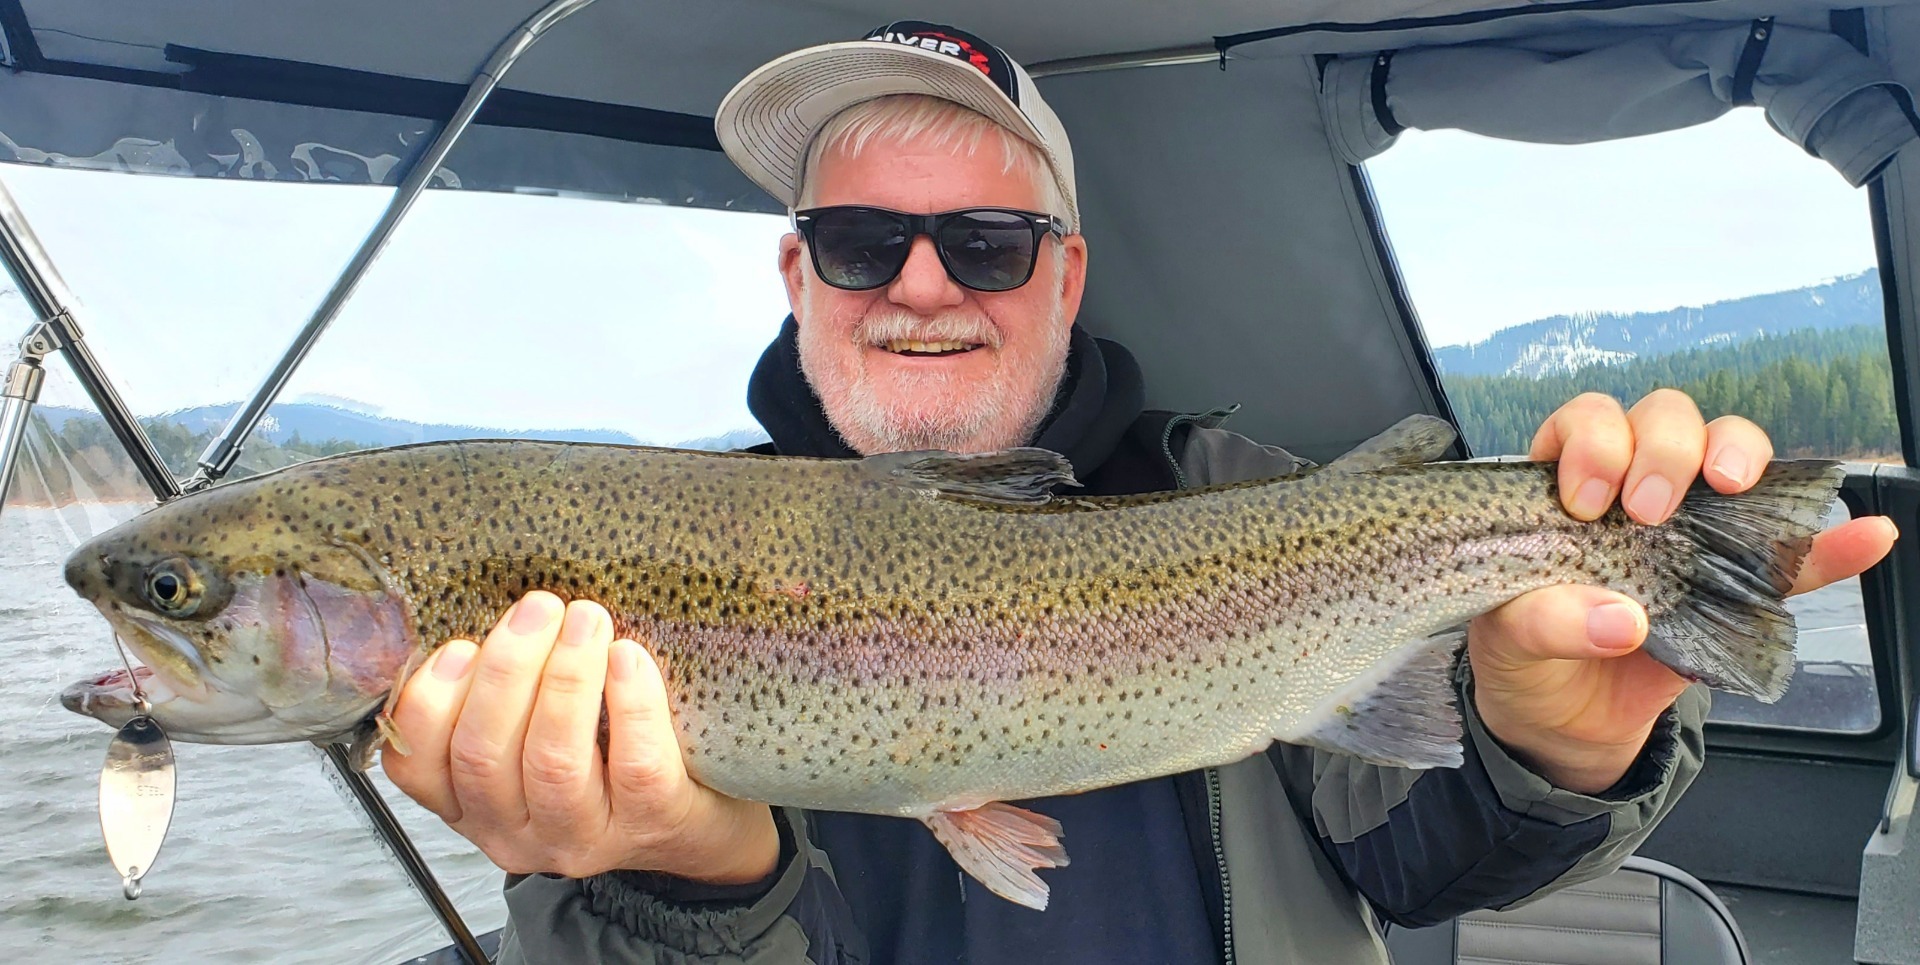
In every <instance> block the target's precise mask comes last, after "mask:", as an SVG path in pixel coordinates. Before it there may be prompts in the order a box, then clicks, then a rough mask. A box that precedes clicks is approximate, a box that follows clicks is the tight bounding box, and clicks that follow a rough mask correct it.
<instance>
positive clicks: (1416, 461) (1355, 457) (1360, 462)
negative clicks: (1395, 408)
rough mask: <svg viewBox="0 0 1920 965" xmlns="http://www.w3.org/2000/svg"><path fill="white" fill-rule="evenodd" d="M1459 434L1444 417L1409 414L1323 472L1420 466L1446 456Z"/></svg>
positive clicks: (1356, 447)
mask: <svg viewBox="0 0 1920 965" xmlns="http://www.w3.org/2000/svg"><path fill="white" fill-rule="evenodd" d="M1458 437H1459V433H1457V432H1455V431H1454V429H1453V426H1452V424H1450V423H1448V422H1447V420H1445V419H1441V418H1436V417H1434V416H1430V415H1410V416H1408V417H1406V418H1404V419H1401V420H1400V421H1399V422H1396V423H1394V424H1393V425H1391V426H1388V427H1387V428H1386V429H1385V430H1383V431H1382V432H1381V433H1380V434H1379V435H1377V436H1374V437H1373V438H1371V439H1368V440H1367V441H1365V442H1363V443H1361V444H1359V445H1357V446H1354V447H1353V448H1352V449H1350V450H1348V451H1347V453H1346V455H1343V456H1341V457H1340V458H1338V459H1335V460H1334V461H1332V462H1330V463H1327V467H1326V468H1325V469H1322V470H1320V471H1321V472H1372V471H1374V470H1376V469H1386V468H1389V467H1392V466H1418V465H1420V464H1422V463H1428V462H1432V461H1433V460H1435V459H1438V458H1440V457H1441V456H1444V455H1446V453H1447V447H1448V446H1451V445H1453V440H1454V439H1456V438H1458Z"/></svg>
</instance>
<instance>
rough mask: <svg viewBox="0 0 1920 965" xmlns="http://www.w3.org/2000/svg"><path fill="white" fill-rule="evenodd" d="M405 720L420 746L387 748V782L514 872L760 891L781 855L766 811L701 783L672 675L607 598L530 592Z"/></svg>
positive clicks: (397, 719) (446, 657) (421, 679)
mask: <svg viewBox="0 0 1920 965" xmlns="http://www.w3.org/2000/svg"><path fill="white" fill-rule="evenodd" d="M603 695H604V698H605V705H606V711H607V717H608V731H609V734H608V742H607V750H606V755H605V756H604V757H602V755H601V751H600V747H599V742H598V736H599V729H600V710H601V702H602V697H603ZM393 718H394V724H395V725H396V727H397V728H398V729H399V732H400V736H401V738H402V739H403V740H405V741H406V743H407V746H408V748H409V749H410V750H411V752H412V753H411V754H409V755H401V754H398V753H396V752H395V751H394V750H393V748H391V747H388V748H387V749H386V750H385V751H384V752H382V754H381V764H382V766H383V767H384V768H385V770H386V772H387V776H388V777H390V778H392V779H393V783H394V784H395V785H397V786H398V787H399V788H400V790H402V791H404V792H406V794H407V795H408V796H409V797H411V798H413V799H414V800H415V801H418V802H420V804H421V805H422V806H423V807H425V808H426V809H427V810H429V811H432V812H433V813H434V814H437V815H439V816H440V818H441V820H443V821H445V822H447V824H448V825H450V826H451V827H452V828H453V829H454V830H455V831H458V832H460V834H461V835H463V836H464V837H466V839H467V840H469V841H472V842H473V843H474V844H475V845H476V846H478V847H479V848H480V850H481V851H482V852H484V853H485V854H486V856H487V857H488V858H491V859H492V860H493V863H494V864H496V865H499V866H500V867H501V869H503V870H505V871H507V872H509V873H512V874H535V873H542V872H551V873H555V874H561V875H565V876H567V877H570V878H584V877H588V876H590V875H595V874H600V873H602V872H606V871H611V870H615V869H628V870H634V871H661V872H665V873H667V874H671V875H676V876H678V877H682V878H689V879H693V880H696V881H704V882H709V883H713V884H745V883H750V882H754V881H758V880H760V879H762V878H764V877H766V876H767V875H768V874H771V873H772V871H773V869H774V866H775V864H776V863H777V862H778V860H779V834H778V832H777V831H776V830H775V828H774V823H773V816H772V814H771V812H770V811H769V810H768V808H767V806H766V805H764V804H750V803H747V802H744V801H737V800H734V799H732V798H729V797H726V796H724V795H721V794H719V793H716V792H714V791H712V790H710V789H708V788H705V787H702V786H701V785H699V784H697V783H695V782H694V781H693V780H692V779H691V778H689V777H688V776H687V770H686V762H685V760H684V759H683V758H682V757H681V754H680V745H679V742H678V741H677V740H675V738H674V732H673V721H672V718H671V715H670V713H669V711H668V703H667V693H666V687H665V685H664V684H663V683H662V681H661V678H660V671H659V668H658V667H656V666H655V665H654V662H653V658H652V657H651V656H650V655H649V654H648V653H647V651H646V650H645V648H643V647H641V646H640V645H638V644H636V643H634V642H633V641H631V640H619V641H616V640H614V639H613V621H612V620H611V619H610V618H609V617H608V615H607V611H606V610H605V609H604V608H602V607H601V606H600V605H599V604H596V603H591V602H586V601H580V600H576V601H574V602H573V603H572V604H570V605H565V606H563V605H562V604H561V602H560V599H559V598H558V597H556V596H554V595H553V594H551V593H545V592H534V593H529V594H527V595H526V596H525V597H523V598H521V600H520V602H518V603H516V604H514V606H513V608H512V609H510V610H508V611H507V612H506V614H505V615H504V616H503V617H501V619H500V622H499V623H498V624H496V625H495V626H494V628H493V631H492V632H491V633H489V634H487V639H486V643H485V645H484V646H480V647H475V646H474V644H473V643H471V642H469V641H466V640H454V641H452V642H449V643H448V644H447V645H446V646H444V647H441V648H440V649H439V651H438V652H436V653H435V654H434V655H433V657H432V658H431V659H430V660H428V662H427V663H426V665H425V666H423V667H421V668H420V670H419V671H418V672H417V673H415V674H414V675H413V676H412V678H411V679H409V680H408V681H407V682H406V686H405V688H404V689H403V690H402V691H401V695H400V700H399V703H398V706H396V707H395V708H394V712H393Z"/></svg>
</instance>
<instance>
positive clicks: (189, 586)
mask: <svg viewBox="0 0 1920 965" xmlns="http://www.w3.org/2000/svg"><path fill="white" fill-rule="evenodd" d="M202 590H203V587H202V586H201V585H200V576H199V574H197V573H195V572H194V570H193V566H192V565H191V564H189V563H188V562H187V561H186V560H181V559H172V560H163V561H161V562H159V563H155V564H154V565H153V568H152V569H150V570H148V571H147V583H146V593H147V602H149V603H151V604H153V606H154V608H155V609H157V610H159V611H160V612H161V613H164V614H166V615H168V616H174V617H184V616H191V615H193V611H194V610H196V609H199V607H200V596H201V592H202Z"/></svg>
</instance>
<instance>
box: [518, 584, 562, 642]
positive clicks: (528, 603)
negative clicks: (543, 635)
mask: <svg viewBox="0 0 1920 965" xmlns="http://www.w3.org/2000/svg"><path fill="white" fill-rule="evenodd" d="M558 602H559V601H558V600H555V599H554V598H553V597H551V596H548V595H547V594H545V593H536V594H533V595H532V596H527V597H522V598H521V600H520V602H518V603H515V604H514V605H513V615H512V616H510V617H508V618H507V629H509V630H512V631H513V632H515V633H532V632H533V631H535V630H538V629H540V628H541V627H544V626H546V625H547V624H549V623H552V622H553V621H554V619H555V618H557V617H559V616H560V610H559V609H558V607H557V606H556V604H557V603H558Z"/></svg>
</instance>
